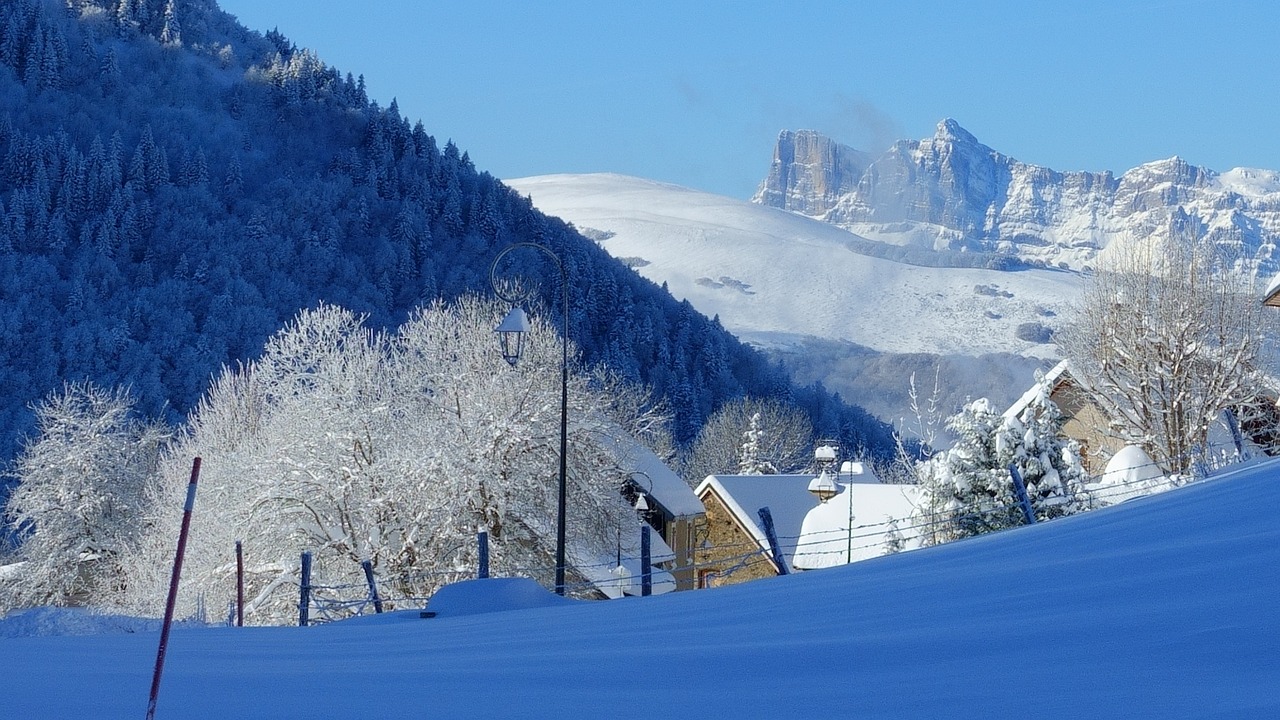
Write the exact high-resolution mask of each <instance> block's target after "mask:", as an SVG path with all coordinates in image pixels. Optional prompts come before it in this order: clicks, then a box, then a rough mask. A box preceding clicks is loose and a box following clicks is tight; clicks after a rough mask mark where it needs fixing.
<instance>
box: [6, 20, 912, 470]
mask: <svg viewBox="0 0 1280 720" xmlns="http://www.w3.org/2000/svg"><path fill="white" fill-rule="evenodd" d="M0 163H2V164H0V338H3V343H0V460H2V459H5V458H8V457H10V456H11V455H12V453H13V452H14V449H15V448H16V447H17V440H18V439H19V437H20V436H21V435H22V434H23V433H27V432H30V431H31V430H32V421H33V420H32V418H33V414H32V412H31V410H30V407H29V406H30V404H31V403H33V402H36V401H39V400H40V399H41V398H43V397H45V396H46V395H47V394H48V393H50V392H51V391H55V390H58V389H59V388H60V387H61V386H62V384H63V383H66V382H73V381H79V380H92V381H93V382H95V383H97V384H99V385H103V386H114V385H124V386H128V387H130V388H131V390H132V392H133V394H134V395H135V396H136V397H137V398H138V399H139V407H140V408H141V409H142V410H143V411H144V412H146V413H148V414H151V415H157V416H166V417H167V418H168V419H169V420H170V421H173V422H177V421H180V420H181V419H182V418H183V416H184V415H185V413H186V412H187V410H188V409H190V408H191V407H192V406H193V404H194V403H195V402H196V401H197V399H198V398H199V397H200V395H201V393H202V392H203V391H204V390H205V388H206V386H207V384H208V382H209V380H210V378H211V376H212V375H213V374H214V373H215V372H217V371H218V370H219V368H221V367H222V366H223V365H227V364H234V363H237V362H241V361H244V360H247V359H251V358H253V357H255V356H256V355H257V353H258V352H260V350H261V348H262V344H263V342H264V341H265V340H266V339H267V337H268V336H270V335H271V334H272V333H273V332H275V331H276V330H277V329H278V328H280V327H281V326H282V324H283V323H285V322H286V321H288V320H289V319H291V318H292V317H293V316H294V315H295V314H296V313H297V311H298V310H299V309H301V308H306V307H313V306H315V305H316V304H318V303H320V302H326V303H333V304H338V305H342V306H345V307H348V308H350V309H352V310H355V311H357V312H360V313H364V314H367V315H368V317H369V320H370V324H372V325H374V326H380V327H386V326H393V325H396V324H398V323H399V322H401V321H402V320H403V319H404V318H405V317H406V314H407V312H408V311H409V310H410V309H411V308H412V307H414V306H415V305H417V304H419V303H423V302H427V301H430V300H432V299H435V298H445V299H448V298H453V297H457V296H459V295H461V294H464V293H467V292H488V291H489V282H488V271H489V264H490V262H491V261H492V260H493V258H494V257H495V256H496V255H497V253H498V252H499V251H501V249H502V248H504V247H506V246H508V245H510V244H511V243H514V242H521V241H534V242H538V243H542V244H544V245H545V246H547V247H549V248H551V249H552V250H553V251H555V252H556V253H557V254H558V255H559V256H560V258H561V259H562V260H563V262H564V265H565V267H566V269H567V271H568V273H569V277H570V280H569V293H570V308H571V309H570V316H569V318H568V326H569V335H570V337H571V338H572V339H573V340H574V342H575V343H577V344H578V346H579V347H580V348H581V350H582V353H583V359H584V361H585V362H586V363H588V364H592V365H595V364H601V365H605V366H608V367H609V368H612V369H613V370H614V371H616V372H617V373H619V374H621V375H622V376H624V377H627V378H629V379H632V380H634V381H638V382H643V383H647V384H649V385H651V386H652V387H653V388H654V390H655V391H656V392H657V394H658V395H659V396H660V397H662V398H664V399H665V401H666V402H667V404H668V405H669V408H670V410H671V411H672V412H673V413H674V417H675V420H674V432H675V435H676V438H677V440H678V441H680V442H688V441H689V440H690V439H691V438H692V437H693V436H694V435H695V434H696V432H697V430H698V429H699V427H700V426H701V424H702V422H703V421H704V420H705V419H706V418H707V417H708V415H709V414H710V413H711V412H713V411H714V409H715V408H716V407H718V406H719V405H720V404H721V403H722V402H724V401H725V400H728V399H731V398H735V397H738V396H741V395H743V394H753V395H759V396H768V397H779V398H785V399H788V400H791V401H794V402H796V403H798V404H800V405H801V406H802V407H804V408H805V409H806V410H807V411H808V412H809V414H810V415H811V417H813V418H814V420H815V422H816V423H817V424H818V425H819V427H820V428H821V429H822V431H823V432H827V433H832V434H839V435H843V436H844V437H845V438H846V441H847V442H848V443H849V444H850V445H851V446H852V445H855V444H860V445H862V446H865V447H867V448H869V449H872V450H873V451H874V450H883V451H885V452H887V451H888V449H889V446H890V438H889V429H888V427H887V426H886V425H884V424H882V423H879V422H877V421H875V420H874V419H873V418H871V417H870V416H868V415H867V414H866V413H864V412H862V411H861V410H859V409H858V408H853V407H850V406H847V405H845V404H844V403H842V402H841V401H840V400H839V398H838V397H834V396H833V395H832V394H831V393H829V392H827V391H826V390H824V389H823V388H822V387H820V386H811V387H805V388H801V387H797V386H795V385H793V384H792V383H791V381H790V380H789V379H788V377H787V376H786V374H785V372H784V371H783V370H782V369H781V367H780V366H778V365H776V364H771V363H770V362H768V361H767V360H765V359H764V358H763V357H762V356H761V355H760V354H758V353H757V352H756V351H754V350H752V349H751V348H749V347H746V346H744V345H743V344H742V343H740V342H739V341H738V340H737V339H736V338H735V337H733V336H732V335H730V334H729V333H728V332H726V331H725V330H724V329H723V328H722V327H721V326H720V324H719V323H718V322H717V321H716V320H711V319H708V318H707V317H704V316H702V315H700V314H699V313H698V312H697V311H696V310H695V309H694V308H693V306H692V305H690V304H689V303H688V302H677V301H676V300H674V299H673V298H672V297H671V296H670V295H669V294H668V293H667V292H665V290H663V289H662V288H660V287H659V286H658V285H656V284H654V283H652V282H650V281H648V280H646V279H644V278H642V277H640V276H639V275H638V274H637V273H636V272H635V271H634V270H632V269H630V268H628V267H627V266H626V265H624V264H622V263H619V262H617V261H615V260H613V259H612V258H610V257H609V255H608V254H607V253H605V252H604V251H603V250H601V249H600V248H599V247H597V245H596V244H595V243H594V242H592V241H590V240H587V239H585V238H583V237H582V236H581V235H579V234H578V233H577V232H576V231H575V230H574V229H573V228H572V227H571V226H569V225H567V224H566V223H564V222H562V221H560V220H558V219H555V218H550V217H547V216H546V215H544V214H542V213H541V212H538V211H537V210H535V209H534V208H533V206H532V205H531V203H530V202H529V200H528V199H527V198H523V197H521V196H520V195H519V194H517V193H515V192H514V191H512V190H510V189H509V188H508V187H506V186H505V185H503V184H502V183H501V182H499V181H498V180H496V179H495V178H493V177H492V176H491V175H489V174H488V173H486V172H483V171H481V170H478V169H477V168H476V166H475V164H474V163H473V162H472V160H471V159H470V157H469V156H468V154H467V153H466V152H463V151H462V150H461V149H460V148H458V147H457V146H456V145H454V144H453V143H452V142H449V141H447V142H445V143H443V144H441V143H438V142H437V140H436V139H435V138H434V137H432V136H431V135H430V134H428V132H427V130H426V128H425V127H424V126H423V125H422V123H421V122H418V123H416V124H411V123H410V122H409V121H408V120H407V119H405V118H404V117H402V116H401V114H400V112H399V110H398V108H397V106H396V103H395V101H394V100H392V101H391V103H390V105H389V106H388V107H386V108H383V107H381V106H379V104H378V103H377V102H376V101H372V100H370V99H369V98H368V97H367V95H366V92H365V88H364V81H363V78H361V77H352V75H351V74H350V73H346V74H343V73H340V72H339V71H338V70H337V69H335V68H333V67H330V66H328V65H326V64H324V63H323V62H322V61H321V60H320V59H319V58H318V57H317V56H316V55H315V54H314V53H312V52H310V51H308V50H303V49H299V48H297V47H295V46H294V45H293V43H291V42H290V41H289V40H288V39H287V38H286V37H285V36H284V35H282V34H281V33H279V32H276V31H272V32H269V33H267V34H266V35H265V36H264V35H261V34H259V33H257V32H253V31H250V30H247V29H245V28H243V27H241V26H240V25H238V24H237V23H236V22H235V20H234V19H233V18H232V17H230V16H229V15H227V14H226V13H224V12H222V11H221V10H220V9H219V8H218V6H217V4H216V3H215V2H213V0H57V1H55V0H15V1H14V2H7V3H4V4H3V5H2V6H0ZM529 272H530V275H531V276H532V279H533V281H534V283H535V284H536V285H537V287H538V288H539V291H540V292H541V296H540V298H539V301H540V303H541V305H540V309H538V312H543V313H545V314H547V315H548V316H550V317H551V318H552V319H553V321H554V322H555V324H557V325H559V323H560V320H561V319H560V316H559V314H558V307H559V303H558V301H557V299H558V297H559V292H560V288H559V275H558V273H557V271H556V270H555V269H554V267H553V266H552V265H551V264H550V263H549V262H534V263H533V264H532V265H531V267H530V268H529Z"/></svg>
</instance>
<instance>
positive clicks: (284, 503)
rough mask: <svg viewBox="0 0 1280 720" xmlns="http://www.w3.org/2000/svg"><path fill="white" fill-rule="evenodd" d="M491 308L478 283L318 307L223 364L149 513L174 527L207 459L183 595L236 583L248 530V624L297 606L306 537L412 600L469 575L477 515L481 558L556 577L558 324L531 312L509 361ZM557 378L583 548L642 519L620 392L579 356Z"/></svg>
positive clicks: (209, 593)
mask: <svg viewBox="0 0 1280 720" xmlns="http://www.w3.org/2000/svg"><path fill="white" fill-rule="evenodd" d="M502 311H503V308H501V307H498V306H497V305H495V304H493V303H490V302H485V301H481V300H477V299H474V298H470V299H463V300H461V301H458V302H456V303H449V304H446V303H443V302H436V303H433V304H432V305H430V306H428V307H425V308H422V309H420V310H418V311H416V312H415V313H414V314H413V315H412V316H411V317H410V318H409V320H408V322H407V323H405V324H404V325H403V326H402V327H400V328H399V329H398V330H397V331H396V332H395V333H393V334H387V333H379V332H373V331H370V330H368V329H367V328H365V326H364V324H363V320H362V318H360V317H359V316H357V315H355V314H354V313H351V312H349V311H346V310H343V309H341V308H336V307H332V306H322V307H320V308H318V309H315V310H310V311H306V312H303V313H302V314H300V315H299V316H298V318H297V319H296V320H295V321H294V322H293V323H292V324H291V325H289V326H288V327H286V328H285V329H284V330H282V331H281V332H279V333H277V335H276V336H274V337H273V338H272V339H271V340H270V341H269V342H268V344H267V347H266V349H265V351H264V353H263V355H262V357H261V358H260V359H259V360H258V361H257V362H255V363H252V364H250V365H248V366H245V367H242V368H237V369H228V370H227V371H225V372H224V373H223V374H222V376H221V377H220V378H218V380H217V381H216V382H215V384H214V386H213V388H212V389H211V390H210V392H209V393H208V395H207V396H206V398H205V399H204V400H203V401H202V402H201V404H200V406H199V407H198V409H197V410H196V412H195V413H194V414H193V417H192V420H191V423H190V428H189V430H188V432H187V433H186V434H185V435H184V436H183V437H182V438H181V440H180V442H179V443H178V445H177V447H176V449H175V451H174V452H173V453H172V454H171V456H170V457H169V458H168V459H167V460H166V462H165V464H164V468H163V472H162V473H161V475H162V478H163V484H164V488H165V495H166V501H165V502H164V503H162V504H161V505H160V506H161V507H164V508H167V514H168V517H167V518H166V519H165V522H159V523H157V527H162V526H165V527H168V528H169V529H168V530H166V531H165V532H167V533H168V534H172V528H176V527H177V510H176V509H177V508H179V507H180V505H181V503H180V501H179V500H178V498H179V496H180V495H181V492H182V487H183V484H184V483H185V481H186V475H185V473H186V472H187V469H188V468H189V462H190V458H191V457H193V456H197V455H198V456H201V457H202V458H203V459H204V460H203V469H202V474H203V478H202V480H201V489H200V496H199V500H198V502H197V505H198V507H199V517H198V518H197V520H196V522H195V524H194V526H193V537H192V542H191V544H190V546H189V548H190V549H189V556H188V560H187V563H188V565H187V567H188V568H189V570H184V575H185V576H186V577H185V578H184V586H188V587H191V588H192V591H191V593H190V595H191V596H192V597H194V596H195V595H196V594H198V593H203V594H204V595H205V596H206V597H207V598H229V597H231V596H232V587H233V586H232V585H231V583H232V581H233V571H234V563H233V561H232V554H231V553H232V551H233V548H234V542H235V540H237V539H240V540H242V541H243V543H244V548H245V552H246V556H247V560H246V564H247V567H248V573H247V574H248V576H249V577H248V585H249V590H248V593H247V595H248V600H249V601H250V602H247V603H246V604H247V606H248V607H247V610H248V611H249V617H251V618H253V620H254V621H255V622H287V621H288V620H289V619H290V618H292V617H295V616H296V602H297V597H296V583H297V576H296V573H297V566H298V557H299V554H300V553H301V552H302V551H304V550H310V551H312V552H313V554H314V557H315V567H316V575H317V577H323V578H324V582H326V583H329V584H333V583H339V584H346V585H350V586H352V587H353V588H355V589H353V590H348V591H346V594H347V595H356V596H358V595H360V590H359V589H358V588H359V587H360V586H361V585H362V584H363V575H362V573H361V569H360V562H361V561H362V560H369V561H370V562H371V563H372V564H373V566H374V568H375V571H376V572H377V574H378V577H379V582H380V584H381V585H382V587H381V588H380V589H381V591H382V592H383V594H384V595H385V596H390V597H391V598H400V599H404V598H421V597H423V596H425V595H428V594H430V593H431V592H432V591H434V589H435V588H436V587H438V586H440V585H441V584H444V583H446V582H450V581H453V580H457V579H460V578H463V577H469V576H472V575H473V574H474V572H475V567H476V557H475V553H476V550H475V536H476V533H477V532H478V531H481V530H484V531H487V532H489V533H490V537H491V566H492V570H493V572H495V573H498V574H501V573H521V574H533V575H534V576H535V577H539V578H541V579H545V580H546V581H547V582H550V578H551V574H552V571H553V565H554V560H553V556H554V535H555V532H554V530H555V527H554V525H555V507H556V491H557V486H558V473H557V468H558V452H559V393H560V373H559V363H560V357H559V347H560V341H559V339H558V337H557V336H556V334H555V331H554V330H553V329H552V328H551V327H549V326H548V325H547V324H546V323H543V322H535V323H534V327H533V330H532V337H531V338H530V340H529V345H528V349H527V352H526V355H525V357H524V359H523V360H522V362H521V364H520V366H519V368H516V369H513V368H511V367H509V366H507V364H506V363H505V362H504V361H503V360H502V358H501V356H500V355H499V353H498V352H497V349H496V345H495V340H494V337H493V332H492V328H493V327H494V325H495V324H496V323H497V320H498V319H499V318H500V317H501V315H502ZM569 390H570V410H569V419H570V427H569V432H570V436H569V452H570V455H569V458H568V466H569V476H568V480H569V488H568V492H569V499H568V510H569V516H568V530H569V550H570V555H571V559H573V558H574V557H575V556H578V557H580V558H582V559H584V560H593V559H594V558H596V557H600V556H603V555H605V554H608V553H609V552H611V551H612V549H613V545H614V543H615V542H616V538H617V528H618V527H620V526H629V525H631V524H634V522H635V519H634V514H633V513H632V511H631V509H630V508H629V507H628V506H627V505H626V504H625V503H624V502H623V501H622V499H621V495H620V494H619V488H620V486H621V483H622V481H623V478H624V476H625V473H624V469H623V468H620V467H618V464H617V461H616V460H615V459H614V458H613V457H612V456H611V455H610V454H609V453H608V451H607V450H606V449H605V448H606V447H607V446H606V444H604V443H602V442H601V441H602V439H604V438H605V437H606V433H609V432H616V427H617V426H616V425H615V424H614V421H613V420H612V419H610V416H611V411H613V410H616V409H618V406H619V403H618V402H615V401H614V399H613V398H614V397H617V396H614V395H612V394H611V393H610V392H607V391H605V390H602V389H601V388H600V387H599V386H596V385H593V383H592V382H591V379H590V376H588V375H586V374H583V373H580V372H579V373H573V374H572V381H571V387H570V389H569ZM621 397H623V398H628V397H630V396H628V395H626V393H623V394H622V395H621ZM628 402H629V403H630V404H627V403H628ZM622 404H623V406H624V407H623V409H624V410H625V409H626V408H627V407H630V408H631V411H632V412H635V413H638V414H635V415H632V416H631V417H630V421H632V423H633V424H634V425H636V426H644V425H648V424H649V423H650V422H651V420H652V418H651V417H649V416H648V415H647V414H646V413H648V412H649V411H643V410H640V408H641V407H643V403H638V402H634V401H632V400H626V401H624V402H623V403H622ZM162 534H163V533H162ZM169 545H171V542H166V541H165V540H164V539H163V538H161V539H159V540H157V541H156V542H153V543H150V544H149V545H148V547H150V548H151V549H152V551H153V555H154V557H153V558H152V560H151V561H150V562H149V563H146V565H147V567H148V568H149V567H154V566H155V565H157V564H158V565H160V566H163V565H164V563H163V557H164V554H165V552H166V547H168V546H169ZM167 552H170V553H171V552H172V550H171V548H169V549H168V550H167ZM138 575H140V576H145V577H138V578H137V582H136V583H134V585H135V586H136V587H144V586H146V585H148V584H150V585H152V586H155V587H158V583H160V582H162V578H161V577H159V576H157V575H156V574H155V573H154V571H153V570H150V569H147V568H142V567H140V568H139V570H138ZM543 576H545V578H544V577H543ZM187 578H189V579H187ZM152 593H154V589H153V590H152V591H151V592H139V593H134V594H133V595H132V596H131V597H129V598H126V599H125V600H124V604H132V605H139V604H146V603H148V602H153V599H152ZM155 597H158V596H155ZM210 602H212V600H210Z"/></svg>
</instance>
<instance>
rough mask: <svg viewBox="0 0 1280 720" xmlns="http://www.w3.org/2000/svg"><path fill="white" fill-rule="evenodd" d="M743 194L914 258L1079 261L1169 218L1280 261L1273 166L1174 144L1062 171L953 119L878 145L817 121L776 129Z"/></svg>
mask: <svg viewBox="0 0 1280 720" xmlns="http://www.w3.org/2000/svg"><path fill="white" fill-rule="evenodd" d="M753 201H754V202H757V203H760V204H763V205H767V206H769V207H775V208H780V209H783V210H788V211H791V212H796V213H801V214H803V215H806V216H809V217H813V218H816V219H820V220H822V221H824V222H828V223H831V224H834V225H837V226H839V227H842V228H844V229H846V230H849V231H851V232H854V233H857V234H858V235H860V236H862V237H864V238H867V239H869V240H871V241H875V242H877V243H880V244H882V245H888V246H894V247H896V248H900V250H893V251H891V250H887V249H881V252H900V253H904V254H906V255H909V256H915V257H917V258H918V261H920V262H930V260H928V259H926V258H927V256H928V255H929V254H931V253H941V254H943V255H944V256H946V255H950V256H951V259H952V260H955V256H954V255H953V254H954V253H971V254H977V255H985V256H988V258H989V260H991V261H994V258H1007V259H1011V260H1017V261H1019V262H1024V263H1028V264H1031V265H1053V266H1059V265H1061V266H1063V267H1069V268H1072V269H1077V270H1079V269H1083V268H1086V267H1088V266H1090V265H1091V264H1092V263H1093V262H1095V260H1096V258H1097V255H1098V253H1099V252H1100V251H1102V250H1103V249H1104V248H1106V247H1107V246H1108V245H1110V244H1111V243H1113V242H1115V241H1116V240H1117V239H1121V238H1123V239H1128V240H1134V241H1148V240H1151V239H1157V238H1161V237H1165V236H1167V235H1168V233H1169V232H1171V230H1173V229H1175V228H1176V229H1193V230H1195V231H1197V232H1199V233H1201V234H1203V235H1205V236H1207V237H1208V238H1209V239H1210V240H1212V241H1214V242H1216V243H1218V244H1220V245H1223V246H1227V247H1232V248H1234V249H1235V250H1236V251H1237V252H1238V254H1239V257H1240V259H1241V261H1242V268H1243V269H1245V270H1247V271H1249V272H1253V273H1259V274H1261V275H1264V276H1269V275H1270V274H1272V273H1274V272H1275V271H1276V270H1277V268H1278V266H1277V261H1276V260H1277V259H1276V257H1275V249H1276V243H1277V241H1278V240H1280V173H1277V172H1275V171H1271V170H1257V169H1249V168H1236V169H1233V170H1229V171H1227V172H1221V173H1219V172H1215V171H1213V170H1209V169H1207V168H1202V167H1198V166H1195V165H1192V164H1190V163H1188V162H1187V161H1186V160H1183V159H1182V158H1179V157H1173V158H1169V159H1165V160H1158V161H1154V162H1151V163H1147V164H1145V165H1141V166H1139V167H1136V168H1133V169H1131V170H1129V171H1127V172H1125V173H1122V174H1121V175H1119V176H1116V175H1114V174H1113V173H1111V172H1110V171H1104V172H1059V171H1057V170H1052V169H1050V168H1046V167H1041V166H1037V165H1031V164H1027V163H1023V162H1020V161H1018V160H1016V159H1014V158H1011V157H1008V156H1007V155H1004V154H1002V153H1000V152H997V151H996V150H993V149H991V148H990V147H987V146H986V145H983V144H982V143H981V142H979V141H978V139H977V138H975V137H974V136H973V135H972V134H970V133H969V132H968V131H966V130H965V129H964V128H962V127H961V126H960V125H959V123H957V122H956V121H955V120H951V119H946V120H943V121H942V122H940V123H938V127H937V131H936V132H935V134H934V135H933V137H931V138H925V139H923V140H901V141H899V142H896V143H894V145H893V146H892V147H890V148H889V149H888V150H886V151H884V152H882V153H879V154H878V155H874V156H873V155H869V154H867V153H865V152H862V151H859V150H854V149H852V148H849V147H846V146H843V145H840V144H839V143H838V142H836V141H834V140H832V139H830V138H827V137H825V136H823V135H821V134H820V133H817V132H814V131H807V130H806V131H796V132H793V131H783V132H782V133H781V134H780V135H779V136H778V142H777V145H776V147H775V149H774V158H773V163H772V165H771V167H770V170H769V174H768V177H767V178H766V179H765V180H764V182H763V183H762V184H761V186H760V189H759V191H758V192H757V193H756V195H755V197H754V198H753ZM937 261H938V260H936V259H934V260H933V262H937ZM1005 261H1007V260H1005Z"/></svg>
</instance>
